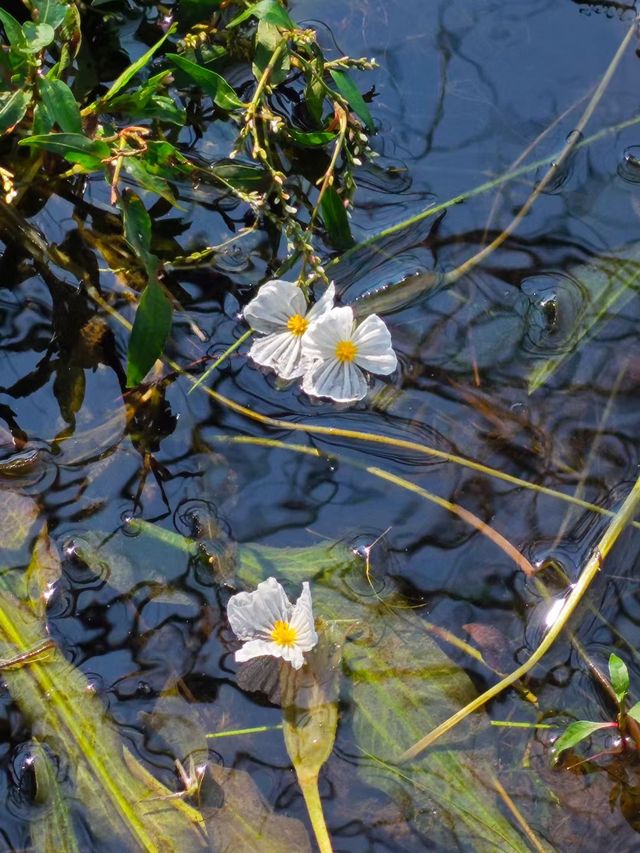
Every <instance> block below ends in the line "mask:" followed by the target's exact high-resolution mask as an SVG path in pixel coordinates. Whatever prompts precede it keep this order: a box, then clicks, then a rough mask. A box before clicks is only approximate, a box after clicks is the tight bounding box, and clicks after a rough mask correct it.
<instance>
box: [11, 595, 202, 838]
mask: <svg viewBox="0 0 640 853" xmlns="http://www.w3.org/2000/svg"><path fill="white" fill-rule="evenodd" d="M46 638H47V633H46V630H45V626H44V625H43V624H42V622H40V620H38V619H37V618H36V617H35V616H34V615H33V614H32V613H31V611H30V610H29V609H27V608H25V607H24V606H22V605H20V604H19V603H18V602H17V601H16V600H15V599H14V598H13V597H12V596H11V595H10V594H8V593H7V592H6V591H0V657H2V658H10V657H13V656H15V655H16V653H19V652H20V651H23V650H28V649H31V648H34V647H36V646H37V645H38V644H41V643H42V642H43V641H44V640H45V639H46ZM2 675H3V681H4V682H5V684H6V685H7V686H8V688H9V691H10V692H11V695H12V697H13V699H14V701H15V702H16V703H17V704H18V706H19V707H20V710H21V711H22V713H23V714H24V716H25V717H26V719H27V720H29V721H30V722H31V723H32V724H33V725H34V726H35V727H37V731H38V733H39V738H40V740H41V741H44V742H50V743H51V746H52V748H53V749H55V750H56V751H57V752H59V753H60V754H61V755H64V757H65V760H66V761H67V762H68V763H69V766H71V767H73V768H74V779H75V790H74V798H75V799H76V800H77V801H79V802H81V803H82V805H83V806H84V808H85V809H87V812H88V814H89V815H90V817H91V828H92V833H94V834H95V836H96V837H97V838H101V839H104V840H105V841H107V840H108V842H109V844H117V843H119V844H120V845H124V847H123V848H122V849H130V848H134V847H135V849H146V850H156V849H157V850H167V851H175V853H177V851H183V850H192V849H193V850H199V849H201V848H202V847H203V846H204V842H203V836H202V826H203V821H202V816H201V814H200V812H199V811H197V810H196V809H194V808H192V807H191V806H189V805H187V804H186V803H184V802H183V801H182V800H180V799H172V798H171V797H170V794H171V791H168V790H167V789H165V788H164V787H163V786H162V785H160V783H159V782H156V784H155V788H154V789H153V790H151V789H150V788H149V786H148V785H146V784H144V783H142V782H141V781H140V780H139V778H138V777H137V776H135V775H134V774H133V773H132V772H131V770H130V769H129V766H128V765H127V764H126V763H125V762H124V760H123V745H122V743H121V742H120V740H119V738H118V737H117V735H116V734H115V730H114V727H113V724H112V722H111V720H110V719H109V718H108V716H107V715H106V713H105V711H104V708H103V707H102V704H101V702H100V700H99V699H98V698H97V696H95V695H94V694H93V693H92V692H91V690H90V689H89V687H88V684H87V681H86V679H85V678H84V676H83V675H82V674H81V673H80V672H79V671H78V670H76V669H75V668H74V667H72V666H71V665H70V664H69V663H68V662H67V660H66V659H65V658H64V656H63V655H62V654H61V653H60V652H58V651H54V652H53V653H52V655H51V656H50V657H49V658H48V659H47V660H46V662H32V663H30V664H28V665H25V666H22V667H20V668H17V669H5V670H4V671H3V674H2ZM131 761H133V762H134V763H136V762H135V760H134V759H132V758H131V759H130V762H131ZM158 790H160V791H162V793H163V797H164V799H163V802H162V804H161V805H162V807H161V808H159V807H158V802H156V800H155V797H156V796H157V793H158Z"/></svg>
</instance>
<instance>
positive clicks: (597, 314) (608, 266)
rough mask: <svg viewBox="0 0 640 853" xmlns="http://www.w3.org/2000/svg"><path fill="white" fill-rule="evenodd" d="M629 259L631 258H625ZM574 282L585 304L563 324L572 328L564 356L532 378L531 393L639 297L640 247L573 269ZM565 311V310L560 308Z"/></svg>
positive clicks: (547, 363)
mask: <svg viewBox="0 0 640 853" xmlns="http://www.w3.org/2000/svg"><path fill="white" fill-rule="evenodd" d="M624 255H627V257H624ZM570 272H571V278H572V279H574V281H575V287H576V291H577V293H578V294H579V298H580V300H581V303H580V306H579V309H578V311H577V312H576V314H575V316H574V317H570V318H569V320H568V321H567V320H566V319H564V318H562V317H560V318H559V319H560V321H561V322H563V323H566V324H567V325H568V326H569V329H568V332H567V335H566V339H565V341H564V342H563V344H562V352H560V353H559V354H558V355H550V356H549V357H548V358H546V359H545V360H544V361H542V362H541V363H540V364H539V365H538V366H537V367H535V368H534V369H533V370H532V371H531V373H530V374H529V382H528V385H529V387H528V391H529V394H533V392H534V391H537V389H538V388H540V387H541V386H542V385H544V383H545V382H547V381H548V380H549V379H550V378H551V377H552V376H553V375H554V373H555V372H556V371H557V370H559V369H560V368H561V367H562V366H563V365H564V364H565V363H566V361H567V360H568V359H569V358H570V357H571V356H572V355H573V354H574V353H575V352H576V351H577V350H578V349H579V347H580V346H582V345H583V344H585V343H586V342H587V341H588V340H589V339H590V338H591V336H592V334H593V333H594V331H595V328H596V326H597V325H598V324H599V323H601V322H603V321H605V320H606V319H607V318H608V317H609V316H610V313H611V311H612V310H615V311H621V310H622V308H624V306H625V305H626V304H627V302H629V300H630V299H632V298H633V296H634V295H635V294H636V293H637V290H638V286H639V284H640V246H639V245H634V246H632V247H631V248H627V249H624V250H621V251H620V256H619V257H604V258H598V259H595V260H594V261H593V262H592V263H589V264H581V265H580V266H577V267H575V268H573V269H572V270H571V271H570ZM560 307H561V308H562V310H564V307H563V306H560Z"/></svg>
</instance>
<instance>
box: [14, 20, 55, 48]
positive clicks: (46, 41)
mask: <svg viewBox="0 0 640 853" xmlns="http://www.w3.org/2000/svg"><path fill="white" fill-rule="evenodd" d="M22 31H23V33H24V37H25V40H26V44H25V45H24V46H23V47H22V48H21V50H22V51H24V52H25V53H40V51H41V50H44V48H45V47H48V46H49V45H50V44H51V42H52V41H53V40H54V38H55V37H56V34H55V31H54V29H53V27H52V26H50V24H35V23H34V22H33V21H25V23H24V24H23V25H22Z"/></svg>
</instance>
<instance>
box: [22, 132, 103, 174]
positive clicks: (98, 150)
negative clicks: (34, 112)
mask: <svg viewBox="0 0 640 853" xmlns="http://www.w3.org/2000/svg"><path fill="white" fill-rule="evenodd" d="M18 145H31V146H33V147H34V148H42V149H44V150H45V151H51V152H52V153H53V154H59V155H60V156H61V157H64V159H65V160H68V161H69V162H70V163H78V164H79V165H81V166H84V167H86V168H88V169H90V170H92V169H96V168H98V169H101V168H102V160H103V159H104V158H106V157H109V156H110V154H111V149H110V148H109V146H108V145H107V143H106V142H102V140H100V139H90V138H89V137H88V136H84V135H83V134H81V133H46V134H42V135H39V136H28V137H26V139H21V140H20V141H19V143H18Z"/></svg>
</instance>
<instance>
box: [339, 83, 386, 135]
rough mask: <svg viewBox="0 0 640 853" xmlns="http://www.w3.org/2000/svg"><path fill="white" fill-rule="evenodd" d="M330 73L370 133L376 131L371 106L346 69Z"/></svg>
mask: <svg viewBox="0 0 640 853" xmlns="http://www.w3.org/2000/svg"><path fill="white" fill-rule="evenodd" d="M330 73H331V76H332V78H333V82H334V83H335V84H336V86H337V87H338V91H339V92H340V94H341V95H342V97H343V98H345V99H346V100H347V101H348V102H349V106H350V107H351V109H352V110H353V111H354V113H355V114H356V115H357V116H358V117H359V118H361V119H362V121H363V122H364V124H365V127H366V128H367V130H368V131H369V133H374V132H375V125H374V123H373V118H372V117H371V113H370V112H369V107H368V106H367V105H366V103H365V100H364V98H363V97H362V94H361V93H360V90H359V89H358V87H357V86H356V84H355V83H354V82H353V80H352V79H351V78H350V77H349V75H348V74H347V73H346V71H331V72H330Z"/></svg>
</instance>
